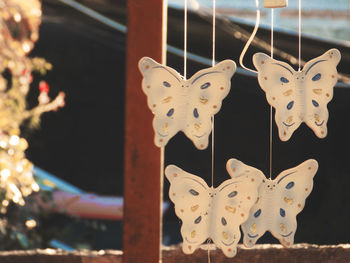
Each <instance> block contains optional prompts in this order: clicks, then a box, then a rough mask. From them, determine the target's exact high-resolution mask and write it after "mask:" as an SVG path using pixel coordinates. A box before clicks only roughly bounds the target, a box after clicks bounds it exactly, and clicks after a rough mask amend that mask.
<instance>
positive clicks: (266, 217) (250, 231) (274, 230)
mask: <svg viewBox="0 0 350 263" xmlns="http://www.w3.org/2000/svg"><path fill="white" fill-rule="evenodd" d="M228 166H230V167H231V170H232V169H235V170H237V171H239V172H236V173H232V172H231V173H230V175H231V176H232V177H233V178H236V176H237V175H239V174H245V173H247V172H249V171H258V170H257V169H255V168H253V167H251V166H248V165H245V164H244V163H242V162H240V161H238V160H236V159H231V160H229V161H228ZM317 169H318V163H317V161H315V160H313V159H310V160H307V161H305V162H303V163H302V164H300V165H298V166H297V167H294V168H291V169H288V170H285V171H283V172H282V173H280V174H279V175H278V176H277V177H276V179H274V180H271V179H266V178H265V176H264V175H263V174H262V173H261V172H260V173H259V176H260V179H261V180H262V183H261V185H260V186H259V194H258V201H257V202H256V203H255V204H254V206H253V207H252V209H251V210H250V214H249V218H248V220H247V221H246V222H245V223H243V224H242V230H243V233H244V239H243V243H244V245H245V246H247V247H252V246H253V245H254V244H255V243H256V242H257V240H258V239H259V238H260V237H261V236H262V235H264V233H265V232H266V231H269V232H271V234H272V235H273V236H274V237H276V238H277V239H279V241H280V242H281V244H282V245H284V246H285V247H289V246H291V245H292V244H293V243H294V235H295V231H296V229H297V220H296V216H297V214H298V213H300V212H301V211H302V210H303V208H304V205H305V200H306V198H307V197H308V195H309V194H310V193H311V191H312V187H313V177H314V176H315V174H316V172H317Z"/></svg>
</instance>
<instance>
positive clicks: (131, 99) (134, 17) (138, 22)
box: [123, 0, 163, 263]
mask: <svg viewBox="0 0 350 263" xmlns="http://www.w3.org/2000/svg"><path fill="white" fill-rule="evenodd" d="M127 5H128V7H127V8H128V35H127V63H126V74H127V76H126V115H125V117H126V118H125V166H124V175H125V177H124V201H125V203H124V223H123V224H124V230H123V253H124V254H123V263H135V262H152V263H156V262H159V261H160V244H161V223H162V220H161V209H160V204H161V201H162V196H161V193H162V181H161V179H160V177H161V176H160V161H161V160H160V149H159V148H157V147H156V146H155V145H154V142H153V140H154V132H153V128H152V120H153V114H152V113H151V111H150V110H149V109H148V107H147V101H146V96H145V94H144V93H143V92H142V89H141V81H142V77H141V74H140V72H139V70H138V61H139V60H140V58H142V57H143V56H149V57H152V58H153V59H154V60H156V61H158V62H160V63H161V62H162V50H163V45H162V42H163V41H162V40H163V39H162V36H163V35H162V31H163V30H162V29H163V28H162V25H163V23H162V21H163V0H147V1H146V0H128V1H127Z"/></svg>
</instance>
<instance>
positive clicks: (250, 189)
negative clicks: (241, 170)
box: [165, 165, 261, 257]
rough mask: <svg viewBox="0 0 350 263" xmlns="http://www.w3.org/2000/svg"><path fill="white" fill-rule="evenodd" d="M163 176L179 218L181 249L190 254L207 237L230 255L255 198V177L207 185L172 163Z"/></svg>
mask: <svg viewBox="0 0 350 263" xmlns="http://www.w3.org/2000/svg"><path fill="white" fill-rule="evenodd" d="M165 175H166V177H167V178H168V180H169V181H170V189H169V197H170V199H171V201H172V202H173V203H174V204H175V213H176V215H177V216H178V217H179V218H180V219H181V220H182V226H181V235H182V238H183V246H182V250H183V252H184V253H185V254H192V253H193V252H194V251H195V250H196V249H197V248H198V247H199V246H200V245H201V244H202V243H203V242H205V241H206V240H207V239H208V238H210V239H211V240H212V241H213V242H214V244H215V245H216V246H217V247H218V248H221V249H222V251H223V253H224V254H225V255H226V256H227V257H234V256H235V255H236V253H237V243H238V241H239V239H240V237H241V233H240V230H239V226H240V225H241V224H242V223H243V222H244V221H246V220H247V218H248V215H249V210H250V209H251V207H252V206H253V204H254V203H255V202H256V200H257V197H258V186H259V185H260V183H261V181H259V178H258V177H256V176H255V175H254V174H249V175H246V176H244V177H242V178H238V179H229V180H226V181H225V182H223V183H222V184H221V185H220V186H219V187H217V188H213V187H211V188H209V187H208V185H207V184H206V183H205V181H204V180H203V179H202V178H200V177H198V176H195V175H193V174H190V173H187V172H185V171H183V170H182V169H180V168H178V167H177V166H175V165H169V166H168V167H167V168H166V170H165Z"/></svg>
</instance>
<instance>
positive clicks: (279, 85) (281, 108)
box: [253, 49, 341, 141]
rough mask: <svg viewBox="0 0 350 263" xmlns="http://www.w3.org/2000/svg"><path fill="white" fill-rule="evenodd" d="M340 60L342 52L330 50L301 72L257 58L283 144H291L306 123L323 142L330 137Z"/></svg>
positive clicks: (263, 84)
mask: <svg viewBox="0 0 350 263" xmlns="http://www.w3.org/2000/svg"><path fill="white" fill-rule="evenodd" d="M340 57H341V55H340V52H339V50H337V49H330V50H328V51H327V52H326V53H324V54H323V55H322V56H319V57H317V58H315V59H312V60H310V61H309V62H308V63H306V64H305V66H304V68H303V69H302V70H301V71H300V72H299V71H295V70H294V69H293V68H292V67H291V66H290V65H288V64H287V63H285V62H282V61H278V60H275V59H273V58H271V57H269V56H268V55H266V54H264V53H256V54H255V55H254V56H253V63H254V66H255V68H256V69H257V70H258V81H259V84H260V87H261V88H262V89H263V90H264V91H265V93H266V99H267V101H268V103H269V104H270V105H271V106H273V107H274V108H275V109H276V115H275V121H276V124H277V126H278V130H279V137H280V139H281V140H282V141H287V140H289V139H290V137H291V136H292V134H293V132H294V131H295V130H296V129H297V128H298V127H299V126H300V124H301V123H302V122H305V123H306V124H307V125H308V126H309V127H310V128H311V129H312V130H313V131H314V133H315V134H316V136H318V137H319V138H324V137H326V136H327V121H328V109H327V104H328V102H329V101H330V100H331V99H332V98H333V87H334V85H335V84H336V82H337V79H338V73H337V69H336V67H337V65H338V63H339V61H340Z"/></svg>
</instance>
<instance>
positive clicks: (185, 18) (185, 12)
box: [184, 0, 187, 79]
mask: <svg viewBox="0 0 350 263" xmlns="http://www.w3.org/2000/svg"><path fill="white" fill-rule="evenodd" d="M184 1H185V3H184V79H186V78H187V0H184Z"/></svg>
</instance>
